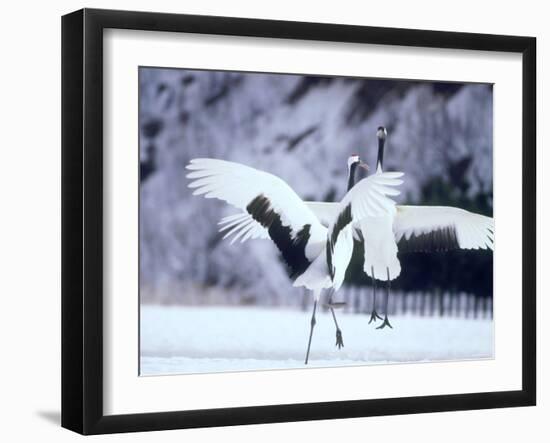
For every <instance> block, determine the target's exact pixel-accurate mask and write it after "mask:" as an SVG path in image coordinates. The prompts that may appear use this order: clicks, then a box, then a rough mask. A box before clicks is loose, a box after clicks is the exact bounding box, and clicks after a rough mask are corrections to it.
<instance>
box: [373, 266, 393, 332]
mask: <svg viewBox="0 0 550 443" xmlns="http://www.w3.org/2000/svg"><path fill="white" fill-rule="evenodd" d="M386 270H387V273H388V285H387V289H386V298H385V299H384V322H383V323H382V324H381V325H380V326H378V327H377V328H376V329H384V328H385V327H386V326H389V327H390V329H393V326H392V325H391V324H390V321H389V320H388V299H389V298H390V290H391V280H390V270H389V269H388V268H386Z"/></svg>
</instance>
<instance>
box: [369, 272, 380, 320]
mask: <svg viewBox="0 0 550 443" xmlns="http://www.w3.org/2000/svg"><path fill="white" fill-rule="evenodd" d="M370 270H371V275H372V310H371V313H370V320H369V325H370V324H371V323H372V322H376V319H379V320H382V317H380V316H379V315H378V312H376V279H375V278H374V267H373V266H371V268H370Z"/></svg>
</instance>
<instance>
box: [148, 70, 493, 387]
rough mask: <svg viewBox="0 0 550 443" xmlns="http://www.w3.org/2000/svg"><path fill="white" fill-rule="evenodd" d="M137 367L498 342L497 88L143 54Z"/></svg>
mask: <svg viewBox="0 0 550 443" xmlns="http://www.w3.org/2000/svg"><path fill="white" fill-rule="evenodd" d="M139 128H140V134H139V158H140V164H139V168H140V183H139V186H140V190H139V199H140V201H139V208H140V209H139V227H140V229H139V251H140V253H139V261H140V264H139V271H140V277H139V278H140V281H139V288H140V294H139V309H140V321H139V336H140V351H139V352H140V355H139V361H140V375H144V376H148V375H167V374H196V373H214V372H227V371H248V370H274V369H301V368H304V369H305V368H310V367H336V366H351V365H373V364H396V363H419V362H437V361H454V360H479V359H490V358H493V357H494V327H493V321H494V320H493V300H494V296H493V253H492V251H493V249H494V220H493V86H492V85H491V84H481V83H457V82H443V81H436V80H430V81H427V80H426V81H419V80H414V81H412V80H401V79H379V78H356V77H328V76H318V75H298V74H279V73H252V72H250V73H249V72H232V71H212V70H196V69H193V70H192V69H179V68H178V69H175V68H164V67H145V66H142V67H140V68H139Z"/></svg>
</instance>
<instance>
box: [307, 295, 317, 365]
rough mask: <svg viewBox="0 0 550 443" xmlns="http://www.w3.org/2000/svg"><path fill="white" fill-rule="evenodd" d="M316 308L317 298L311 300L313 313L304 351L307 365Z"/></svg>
mask: <svg viewBox="0 0 550 443" xmlns="http://www.w3.org/2000/svg"><path fill="white" fill-rule="evenodd" d="M316 310H317V299H315V301H314V302H313V314H311V328H310V330H309V341H308V342H307V352H306V361H305V364H306V365H307V362H308V360H309V350H310V348H311V338H312V337H313V328H314V327H315V323H317V322H316V320H315V311H316Z"/></svg>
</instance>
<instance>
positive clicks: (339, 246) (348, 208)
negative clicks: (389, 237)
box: [326, 172, 403, 287]
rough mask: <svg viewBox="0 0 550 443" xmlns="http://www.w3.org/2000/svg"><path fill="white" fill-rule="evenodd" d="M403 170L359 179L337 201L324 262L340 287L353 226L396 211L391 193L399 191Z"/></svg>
mask: <svg viewBox="0 0 550 443" xmlns="http://www.w3.org/2000/svg"><path fill="white" fill-rule="evenodd" d="M402 176H403V173H402V172H382V173H378V174H374V175H371V176H369V177H367V178H364V179H363V180H361V181H359V182H358V183H357V184H356V185H355V186H354V187H353V188H352V189H351V190H350V191H349V192H348V193H347V194H346V196H345V197H344V198H343V200H342V201H341V202H340V204H339V210H338V215H337V216H336V218H335V219H334V221H333V223H332V224H331V226H330V228H329V230H328V233H327V241H326V254H327V264H328V268H329V273H330V276H331V278H332V280H333V282H334V284H335V287H339V285H341V284H342V282H343V281H344V276H345V273H346V270H347V267H348V265H349V260H350V259H351V253H352V251H353V237H352V229H353V225H354V223H356V222H359V221H360V220H362V219H363V218H365V217H379V216H383V215H392V214H394V213H395V202H394V201H393V200H392V199H391V198H390V197H391V196H396V195H399V191H398V190H397V189H395V187H396V186H399V185H401V184H402V183H403V181H402V180H400V177H402Z"/></svg>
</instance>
